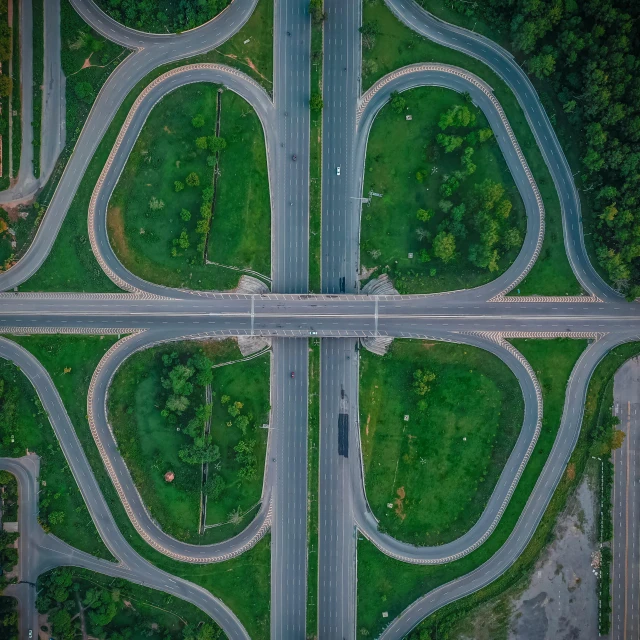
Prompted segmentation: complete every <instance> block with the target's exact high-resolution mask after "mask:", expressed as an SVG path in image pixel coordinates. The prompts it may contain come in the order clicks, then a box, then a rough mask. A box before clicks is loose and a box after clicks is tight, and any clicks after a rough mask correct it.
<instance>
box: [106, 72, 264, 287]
mask: <svg viewBox="0 0 640 640" xmlns="http://www.w3.org/2000/svg"><path fill="white" fill-rule="evenodd" d="M248 168H250V170H248ZM107 225H108V231H109V240H110V242H111V245H112V247H113V248H114V250H115V252H116V255H117V256H118V258H119V259H120V261H121V262H122V263H123V264H124V265H125V266H126V267H127V268H128V269H129V270H131V271H132V272H134V273H135V274H136V275H138V276H140V277H142V278H144V279H145V280H149V281H152V282H156V283H158V284H164V285H167V286H173V287H189V288H191V289H231V288H233V287H234V286H236V284H237V282H238V280H239V278H240V275H241V271H239V270H235V269H229V268H225V267H226V266H230V267H236V268H237V269H250V270H254V271H259V272H262V273H265V274H266V275H268V274H269V272H270V236H271V215H270V199H269V181H268V174H267V161H266V150H265V143H264V138H263V132H262V126H261V123H260V120H259V118H258V116H257V115H256V113H255V112H254V111H253V109H252V108H251V107H250V106H249V105H248V104H247V102H246V101H245V100H244V99H242V98H241V97H240V96H238V95H236V94H232V93H231V92H230V91H224V90H223V89H222V87H220V86H218V85H213V84H208V83H198V84H189V85H186V86H184V87H180V88H179V89H176V90H175V91H173V92H171V93H170V94H168V95H167V96H165V97H164V98H163V99H162V100H161V101H160V103H159V104H158V105H157V106H156V107H154V109H153V111H152V112H151V114H150V115H149V118H148V119H147V121H146V122H145V124H144V127H143V128H142V131H141V133H140V136H139V137H138V139H137V141H136V144H135V146H134V148H133V150H132V151H131V155H130V156H129V158H128V160H127V164H126V166H125V168H124V171H123V172H122V175H121V177H120V179H119V181H118V184H117V186H116V189H115V190H114V193H113V195H112V197H111V201H110V203H109V213H108V219H107ZM208 262H215V263H217V264H214V265H212V264H208ZM219 265H221V266H219Z"/></svg>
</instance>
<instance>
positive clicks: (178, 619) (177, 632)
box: [36, 567, 226, 640]
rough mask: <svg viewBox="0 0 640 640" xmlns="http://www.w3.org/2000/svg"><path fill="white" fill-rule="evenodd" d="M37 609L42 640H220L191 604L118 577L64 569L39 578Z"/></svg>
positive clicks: (212, 624)
mask: <svg viewBox="0 0 640 640" xmlns="http://www.w3.org/2000/svg"><path fill="white" fill-rule="evenodd" d="M37 588H38V599H37V601H36V606H37V608H38V612H39V613H40V614H46V616H47V617H46V624H45V625H44V626H43V629H42V630H45V629H46V632H47V636H50V635H54V636H55V637H56V638H62V639H65V638H73V637H77V636H80V637H83V638H86V637H94V638H108V639H109V640H130V639H133V638H154V637H158V638H162V640H221V639H222V638H224V637H226V636H224V634H223V633H222V630H221V629H220V627H218V625H217V624H216V623H215V622H214V621H213V620H211V619H210V618H209V617H208V616H207V615H206V614H204V613H203V612H202V611H200V609H198V608H197V607H196V606H195V605H192V604H190V603H188V602H185V601H184V600H180V599H178V598H176V597H174V596H172V595H170V594H167V593H163V592H161V591H155V590H154V589H149V588H147V587H142V586H139V585H137V584H134V583H132V582H128V581H127V580H123V579H122V578H111V577H110V576H105V575H102V574H100V573H95V572H93V571H88V570H86V569H78V568H76V567H63V568H58V569H53V570H52V571H49V572H47V573H45V574H43V575H41V576H40V577H39V578H38V585H37Z"/></svg>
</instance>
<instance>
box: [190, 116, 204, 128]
mask: <svg viewBox="0 0 640 640" xmlns="http://www.w3.org/2000/svg"><path fill="white" fill-rule="evenodd" d="M191 124H192V125H193V126H194V128H196V129H201V128H202V127H204V116H203V115H202V114H201V113H199V114H198V115H196V116H193V118H192V119H191Z"/></svg>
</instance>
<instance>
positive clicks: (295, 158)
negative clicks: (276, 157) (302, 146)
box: [291, 153, 298, 162]
mask: <svg viewBox="0 0 640 640" xmlns="http://www.w3.org/2000/svg"><path fill="white" fill-rule="evenodd" d="M291 159H292V160H293V161H294V162H295V161H296V160H297V159H298V156H297V155H296V154H295V153H294V154H293V155H292V156H291Z"/></svg>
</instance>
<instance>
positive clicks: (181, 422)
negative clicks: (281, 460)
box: [109, 340, 269, 544]
mask: <svg viewBox="0 0 640 640" xmlns="http://www.w3.org/2000/svg"><path fill="white" fill-rule="evenodd" d="M201 351H202V352H203V353H204V355H206V357H207V358H208V359H209V360H210V361H211V363H212V364H220V363H223V362H229V361H232V360H237V359H239V358H241V357H242V356H241V354H240V351H239V350H238V347H237V343H236V342H235V341H234V340H225V341H222V342H220V341H207V342H179V343H172V344H167V345H163V346H159V347H155V348H152V349H147V350H146V351H141V352H139V353H136V354H134V355H133V356H132V357H131V358H130V359H128V360H127V361H126V362H125V363H124V364H123V366H122V367H121V368H120V370H119V371H118V373H117V374H116V377H115V378H114V381H113V384H112V386H111V392H110V394H109V420H110V422H111V425H112V427H113V430H114V434H115V437H116V440H117V441H118V443H119V446H120V452H121V453H122V455H123V457H124V459H125V461H126V463H127V466H128V467H129V470H130V471H131V474H132V476H133V480H134V482H135V484H136V487H137V488H138V491H139V492H140V495H141V496H142V499H143V501H144V503H145V505H146V506H147V508H148V509H149V511H150V513H151V514H152V516H153V517H154V519H155V520H157V521H158V523H159V525H160V526H161V527H162V529H163V530H164V531H166V532H167V533H168V534H170V535H172V536H174V537H176V538H178V539H180V540H184V541H185V542H189V543H192V544H207V543H211V542H217V541H219V540H221V539H225V538H229V537H231V536H233V535H235V534H236V533H238V531H240V530H242V529H243V528H244V527H246V525H247V523H248V521H249V520H250V519H251V518H252V517H253V516H254V515H255V510H253V511H251V512H250V513H249V514H248V515H247V516H246V517H245V518H243V519H242V521H240V522H236V523H231V524H228V525H224V526H220V527H216V528H215V529H210V530H208V531H207V532H206V534H205V535H204V536H200V535H199V527H200V519H199V518H200V495H201V491H202V482H201V480H202V466H201V464H199V463H198V464H196V463H187V462H185V461H183V460H182V458H181V457H180V455H179V453H180V451H181V450H182V449H184V448H185V447H187V446H189V445H190V444H191V442H192V440H193V438H192V437H191V436H190V434H189V433H187V425H188V424H189V422H190V420H192V419H193V417H194V415H195V409H196V407H197V406H198V405H199V404H203V403H204V401H205V394H204V387H202V386H201V385H198V384H197V383H196V382H195V378H192V382H193V386H194V390H193V392H192V393H191V394H190V395H189V401H190V406H189V407H188V408H187V409H186V410H185V411H184V412H183V413H182V415H180V416H179V417H178V418H177V420H173V421H169V420H168V416H167V417H163V416H162V415H161V410H162V409H163V407H164V405H165V400H166V397H165V396H166V395H167V393H168V392H167V391H166V390H165V389H164V388H163V384H162V380H164V379H166V378H164V377H163V376H164V375H165V374H164V371H163V370H164V364H163V357H166V356H168V355H169V354H172V353H176V354H178V357H179V360H180V363H181V364H183V365H184V364H187V362H188V359H189V358H190V357H192V356H194V355H195V354H197V353H199V352H201ZM211 386H212V391H213V393H214V397H213V407H212V420H211V436H212V442H213V443H214V444H215V445H216V446H218V447H219V449H220V457H219V459H218V460H216V461H215V462H212V463H211V464H210V465H209V479H210V480H212V479H213V478H214V477H215V476H219V477H221V478H222V480H223V481H224V488H223V489H222V490H218V491H212V490H211V489H210V490H209V491H208V493H209V500H208V505H207V524H222V523H225V522H228V521H229V519H230V514H232V512H238V513H241V514H244V513H245V512H247V511H248V510H249V509H250V508H251V507H253V506H254V505H256V504H257V503H258V501H259V500H260V494H261V492H262V477H263V469H264V460H265V451H266V440H267V433H266V431H265V430H264V429H260V428H259V427H260V426H261V425H262V423H263V422H264V421H265V417H266V414H267V412H268V407H269V356H268V354H267V355H265V356H261V357H260V358H256V359H254V360H249V361H247V362H239V363H236V364H233V365H229V366H224V367H219V368H216V369H214V370H213V381H212V383H211ZM224 396H229V397H230V398H231V400H230V401H229V402H226V403H225V404H224V405H223V404H222V403H221V399H223V397H224ZM234 402H241V403H242V404H243V405H244V406H243V407H242V415H245V416H246V415H248V416H252V419H251V425H250V429H249V430H248V431H247V433H248V437H249V440H251V439H252V440H255V442H256V447H255V449H254V454H255V456H256V465H255V469H256V471H255V473H254V475H253V476H252V477H249V478H243V477H241V469H242V465H241V464H240V462H238V460H237V459H236V457H237V456H236V452H235V451H234V447H236V446H238V443H239V442H240V441H241V440H246V439H247V438H246V437H245V436H243V434H242V432H241V431H240V429H239V428H238V427H237V426H236V425H231V421H232V417H231V416H230V415H229V412H228V408H229V406H230V405H231V404H233V403H234ZM245 429H246V427H245ZM201 434H202V428H200V429H199V434H198V435H201ZM168 471H173V472H174V474H175V480H173V481H172V482H171V483H168V482H166V481H165V479H164V474H165V473H166V472H168Z"/></svg>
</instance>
